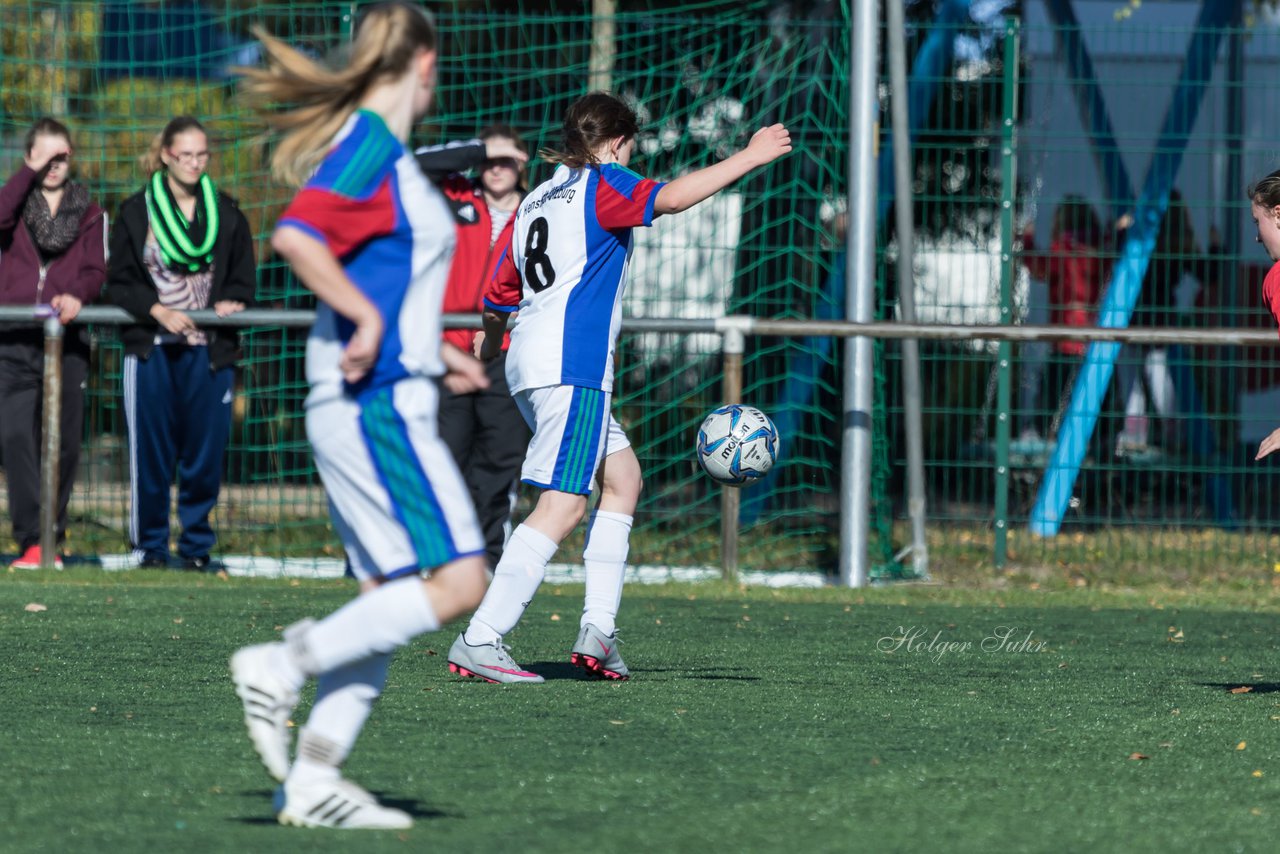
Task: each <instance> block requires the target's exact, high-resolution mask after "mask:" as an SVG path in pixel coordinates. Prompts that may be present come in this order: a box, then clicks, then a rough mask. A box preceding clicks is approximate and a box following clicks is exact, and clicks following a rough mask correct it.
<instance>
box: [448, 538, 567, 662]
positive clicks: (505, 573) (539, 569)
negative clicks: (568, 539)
mask: <svg viewBox="0 0 1280 854" xmlns="http://www.w3.org/2000/svg"><path fill="white" fill-rule="evenodd" d="M558 548H560V544H559V543H557V542H556V541H555V540H552V539H551V538H550V537H548V536H546V535H545V534H543V533H541V532H540V531H535V530H534V529H533V528H530V527H529V526H528V525H521V526H519V527H518V528H516V529H515V530H514V531H512V532H511V539H510V540H508V541H507V547H506V549H504V550H503V552H502V560H500V561H498V566H497V568H496V569H494V571H493V583H492V584H490V585H489V591H488V592H487V593H485V594H484V601H483V602H481V603H480V607H479V608H477V609H476V613H475V616H473V617H472V618H471V625H469V626H467V631H466V639H467V643H469V644H482V643H496V642H497V641H499V640H501V639H502V636H503V635H505V634H506V633H507V632H509V631H511V630H512V629H514V628H515V627H516V623H518V622H520V617H522V616H523V615H524V609H525V608H527V607H528V606H529V603H530V602H531V601H533V594H535V593H537V592H538V585H540V584H542V579H543V578H544V577H545V576H546V574H547V564H548V563H550V562H551V558H553V557H555V554H556V549H558Z"/></svg>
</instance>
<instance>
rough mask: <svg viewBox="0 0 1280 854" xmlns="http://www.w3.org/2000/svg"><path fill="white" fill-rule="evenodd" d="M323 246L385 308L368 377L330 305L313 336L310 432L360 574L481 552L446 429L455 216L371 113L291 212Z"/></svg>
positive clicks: (359, 120)
mask: <svg viewBox="0 0 1280 854" xmlns="http://www.w3.org/2000/svg"><path fill="white" fill-rule="evenodd" d="M279 227H282V228H283V227H292V228H297V229H300V230H302V231H304V232H306V233H307V234H310V235H312V236H313V237H315V238H316V239H317V240H320V241H323V242H324V244H325V245H326V246H328V247H329V250H330V251H331V252H333V254H334V256H335V257H336V258H337V259H338V260H339V262H340V263H341V264H342V267H343V269H344V270H345V272H346V274H347V276H348V277H349V278H350V279H351V281H352V282H353V283H354V284H355V286H356V287H357V288H359V289H360V291H361V293H363V294H364V295H365V296H366V297H368V298H369V300H370V301H371V302H372V303H373V304H374V305H376V306H377V308H378V310H379V311H380V312H381V314H382V318H383V322H384V333H383V339H382V345H381V348H380V349H379V351H378V358H377V360H376V362H375V363H374V365H373V367H372V368H371V369H370V371H369V372H368V374H366V375H365V376H364V377H363V378H362V379H361V380H360V381H359V382H357V383H354V384H348V383H346V382H345V381H344V380H343V378H342V373H341V370H340V367H339V365H340V362H341V359H342V352H343V349H344V348H345V347H346V346H347V344H348V342H349V341H350V340H351V335H352V333H353V332H354V331H355V327H354V325H353V324H352V323H351V322H350V321H349V320H347V319H346V318H344V317H341V316H339V315H338V314H337V313H336V312H334V311H333V309H331V308H329V307H328V306H327V305H323V304H322V305H321V306H320V308H319V310H318V312H317V317H316V323H315V326H314V327H313V328H312V330H311V336H310V338H308V340H307V380H308V382H309V383H310V384H311V394H310V395H309V396H308V397H307V438H308V439H309V440H310V441H311V446H312V449H313V451H314V453H315V462H316V469H317V471H319V473H320V478H321V480H322V481H323V482H324V486H325V491H326V492H327V493H328V496H329V506H330V510H331V512H332V515H333V522H334V528H335V529H336V530H337V532H338V535H339V536H340V537H341V539H342V543H343V546H344V548H345V549H346V553H347V561H348V565H349V566H350V568H351V571H352V574H353V575H355V576H356V577H357V578H359V579H361V580H366V579H387V578H395V577H397V576H400V575H405V574H409V573H416V572H418V571H420V570H423V569H431V568H434V567H437V566H440V565H442V564H446V563H449V562H451V561H453V560H455V559H457V558H459V557H464V556H467V555H475V554H482V553H483V551H484V538H483V537H482V536H481V533H480V528H479V525H477V523H476V516H475V508H474V505H473V504H472V501H471V494H470V491H469V490H468V489H467V485H466V483H465V482H464V481H463V479H462V476H461V475H460V474H459V473H458V468H457V465H456V464H455V462H454V460H453V455H452V453H450V451H449V449H448V447H447V446H446V445H445V444H444V442H443V441H442V440H441V439H440V436H439V433H438V431H437V426H436V412H437V408H438V402H439V388H438V387H437V384H436V382H435V380H434V379H433V378H434V377H436V376H439V375H441V374H443V373H444V364H443V361H442V360H441V357H440V342H441V303H442V300H443V297H444V286H445V280H446V278H447V277H448V273H449V263H450V261H451V259H452V255H453V244H454V225H453V217H452V214H451V213H450V212H449V208H448V206H447V204H446V203H445V201H444V198H443V196H441V194H440V192H439V191H438V190H437V189H436V188H435V187H434V186H433V185H432V184H431V183H430V182H428V181H427V180H426V178H425V177H424V176H423V175H422V173H421V171H419V169H418V164H417V162H416V161H415V160H414V158H413V155H412V154H411V153H410V152H409V151H408V150H407V149H406V148H405V147H404V145H403V144H402V143H401V142H400V140H398V139H396V137H395V136H394V135H393V134H392V133H391V132H390V131H389V130H388V129H387V126H386V124H385V123H384V122H383V121H382V119H381V118H380V117H379V116H377V115H375V114H374V113H369V112H365V111H359V112H357V113H356V114H355V115H353V116H352V117H351V119H350V120H349V121H348V122H347V124H346V125H345V126H344V127H343V129H342V131H340V132H339V134H338V135H337V137H336V138H335V140H334V142H333V144H332V147H331V148H330V150H329V152H328V154H327V155H326V156H325V159H324V161H323V162H322V163H321V164H320V168H319V169H317V170H316V173H315V175H314V176H313V177H312V178H311V180H310V181H308V182H307V184H306V186H305V187H303V188H302V190H301V191H299V193H298V195H297V196H295V197H294V200H293V201H292V202H291V203H290V205H289V207H288V208H287V209H286V210H285V212H284V214H283V215H282V216H281V219H280V223H279Z"/></svg>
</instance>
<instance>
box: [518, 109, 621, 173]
mask: <svg viewBox="0 0 1280 854" xmlns="http://www.w3.org/2000/svg"><path fill="white" fill-rule="evenodd" d="M639 131H640V122H639V120H638V119H636V114H635V111H634V110H632V109H631V108H630V107H629V106H627V104H626V102H625V101H623V100H622V99H621V98H619V97H618V96H617V95H612V94H610V93H608V92H592V93H590V94H589V95H583V96H582V97H581V98H579V99H578V100H576V101H574V102H573V105H572V106H570V107H569V111H568V112H567V113H565V115H564V130H563V133H564V142H563V144H562V146H561V150H559V151H555V150H550V149H543V150H542V151H540V152H538V156H539V157H541V158H542V159H543V160H547V161H550V162H551V163H563V164H564V165H565V166H568V167H569V168H571V169H580V168H582V167H583V166H586V165H587V164H590V163H596V162H598V161H597V160H596V156H595V154H594V152H595V150H596V149H597V148H599V147H600V146H601V145H603V144H604V143H606V142H608V141H609V140H611V139H617V138H618V137H620V136H621V137H625V138H627V139H633V138H634V137H635V135H636V134H637V133H638V132H639Z"/></svg>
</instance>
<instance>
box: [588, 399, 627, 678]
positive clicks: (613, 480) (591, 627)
mask: <svg viewBox="0 0 1280 854" xmlns="http://www.w3.org/2000/svg"><path fill="white" fill-rule="evenodd" d="M608 450H609V455H608V456H607V457H605V459H604V462H603V463H602V464H601V466H600V472H599V475H598V479H599V482H600V487H601V491H600V503H599V505H598V506H597V507H596V510H595V512H594V513H592V514H591V520H590V522H589V523H588V525H587V541H586V545H585V547H584V548H583V550H582V562H583V565H584V568H585V572H586V581H587V592H586V597H585V599H584V601H583V608H582V619H581V621H580V623H579V631H578V640H577V642H576V643H575V644H574V646H573V653H572V655H571V659H570V660H572V661H573V663H574V664H577V665H578V666H580V667H582V668H584V669H585V670H587V671H588V672H589V673H591V674H592V675H594V676H599V677H602V678H606V679H626V678H627V677H628V676H629V675H630V671H629V670H628V669H627V666H626V664H624V663H623V661H622V656H621V655H620V654H619V652H618V642H617V635H616V633H617V625H616V620H617V616H618V608H619V606H620V604H621V602H622V584H623V579H624V578H625V576H626V568H627V553H628V551H629V550H630V539H631V524H632V520H633V519H634V516H635V510H636V505H637V503H638V502H639V500H640V490H641V489H642V487H643V483H644V481H643V478H642V477H641V474H640V461H639V460H638V459H637V458H636V455H635V451H633V450H632V449H631V444H630V442H628V441H627V438H626V434H625V433H624V432H623V431H622V428H621V426H619V425H618V423H617V421H614V420H612V419H611V420H610V430H609V449H608Z"/></svg>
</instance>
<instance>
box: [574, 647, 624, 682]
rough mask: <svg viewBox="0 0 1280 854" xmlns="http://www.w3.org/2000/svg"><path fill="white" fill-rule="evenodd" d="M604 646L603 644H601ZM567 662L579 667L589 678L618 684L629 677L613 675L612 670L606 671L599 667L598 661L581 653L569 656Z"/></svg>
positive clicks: (618, 674)
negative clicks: (592, 677)
mask: <svg viewBox="0 0 1280 854" xmlns="http://www.w3.org/2000/svg"><path fill="white" fill-rule="evenodd" d="M601 646H604V644H601ZM569 662H570V663H571V664H575V665H577V666H578V667H581V668H582V669H583V670H585V671H587V673H588V674H589V675H591V676H594V677H596V678H597V679H616V680H618V681H619V682H625V681H626V680H627V679H629V678H630V676H623V675H622V674H621V673H615V672H613V671H612V670H606V669H605V668H604V667H602V666H601V665H600V659H598V658H596V657H595V656H593V655H587V654H586V653H582V652H575V653H574V654H573V655H571V656H569Z"/></svg>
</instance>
